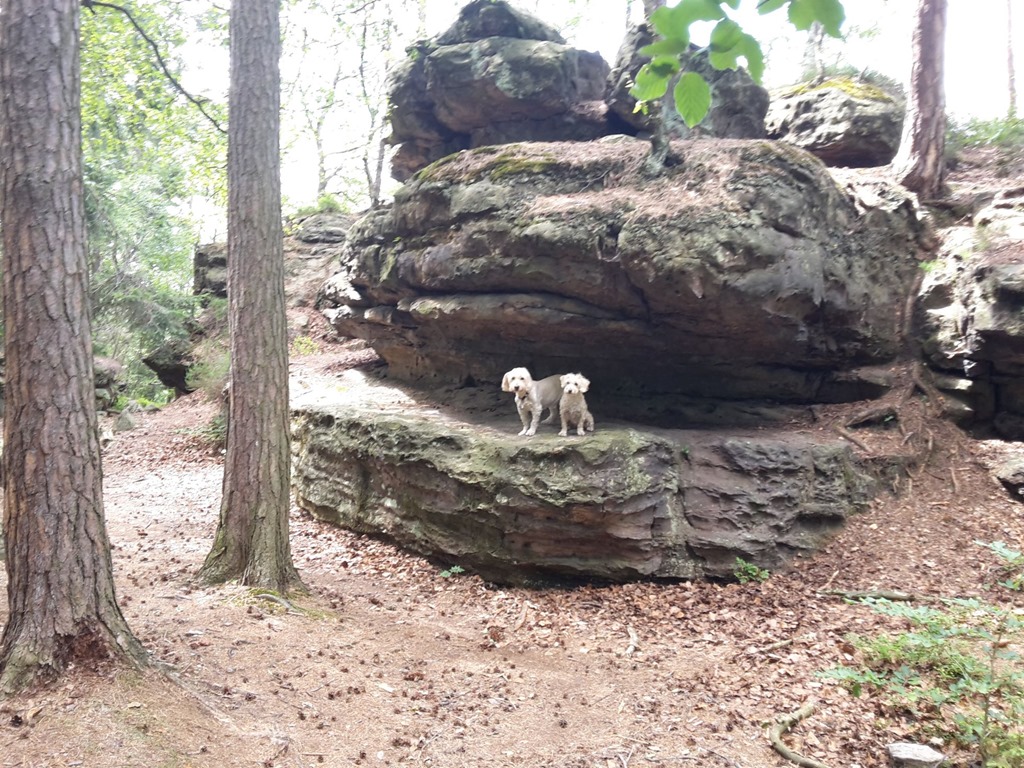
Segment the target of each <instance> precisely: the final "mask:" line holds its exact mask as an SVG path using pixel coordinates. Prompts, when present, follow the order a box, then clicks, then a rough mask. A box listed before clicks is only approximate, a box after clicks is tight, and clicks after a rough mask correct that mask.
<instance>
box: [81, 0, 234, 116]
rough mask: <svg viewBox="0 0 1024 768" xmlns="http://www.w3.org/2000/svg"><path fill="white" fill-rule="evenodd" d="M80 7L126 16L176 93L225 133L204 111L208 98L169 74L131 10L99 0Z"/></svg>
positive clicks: (152, 42)
mask: <svg viewBox="0 0 1024 768" xmlns="http://www.w3.org/2000/svg"><path fill="white" fill-rule="evenodd" d="M82 7H83V8H88V9H89V10H90V11H92V12H93V13H95V12H96V11H95V9H96V8H97V7H99V8H110V9H112V10H115V11H120V12H121V13H123V14H124V15H125V17H127V19H128V21H129V22H130V23H131V25H132V26H133V27H135V31H136V32H138V33H139V35H141V36H142V39H143V40H145V41H146V42H147V43H149V47H150V48H152V49H153V55H154V56H156V61H157V64H159V65H160V69H161V71H163V73H164V75H165V76H166V77H167V79H168V80H169V81H170V83H171V85H173V86H174V89H175V90H176V91H177V92H178V93H180V94H181V95H182V96H184V97H185V98H186V99H188V100H189V101H191V102H192V103H193V104H195V105H196V108H197V109H198V110H199V111H200V112H201V113H202V114H203V117H205V118H206V119H207V120H209V121H210V123H212V124H213V127H214V128H216V129H217V130H218V131H220V132H221V133H223V134H227V131H226V130H225V129H224V128H223V127H222V126H221V124H220V123H218V122H217V119H216V118H215V117H213V115H211V114H210V113H209V112H207V111H206V108H205V106H204V102H205V101H209V99H198V98H196V97H195V96H193V95H192V94H191V93H189V92H188V91H186V90H185V88H184V87H182V85H181V83H179V82H178V80H177V78H175V77H174V75H172V74H171V71H170V70H169V69H168V68H167V64H166V62H164V57H163V56H161V55H160V48H159V46H157V44H156V43H155V42H154V41H153V39H152V38H151V37H150V36H149V35H147V34H146V30H144V29H143V28H142V26H141V25H140V24H139V22H137V21H136V20H135V17H134V16H132V14H131V11H129V10H128V9H127V8H124V7H122V6H120V5H114V4H113V3H103V2H99V1H98V0H82Z"/></svg>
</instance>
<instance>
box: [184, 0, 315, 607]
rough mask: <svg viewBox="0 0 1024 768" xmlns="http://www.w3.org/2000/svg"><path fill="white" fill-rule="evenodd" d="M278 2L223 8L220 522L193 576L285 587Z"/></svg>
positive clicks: (289, 584)
mask: <svg viewBox="0 0 1024 768" xmlns="http://www.w3.org/2000/svg"><path fill="white" fill-rule="evenodd" d="M279 25H280V19H279V8H278V0H245V2H238V3H235V4H234V5H233V6H232V8H231V20H230V38H231V87H230V95H229V99H228V110H229V114H228V117H229V122H228V326H229V331H230V335H231V386H230V402H229V406H228V440H227V458H226V462H225V467H224V495H223V499H222V502H221V512H220V523H219V525H218V527H217V533H216V538H215V541H214V544H213V548H212V550H211V551H210V554H209V555H208V556H207V558H206V562H205V563H204V564H203V567H202V569H201V570H200V573H199V576H200V578H201V579H203V580H205V581H207V582H220V581H226V580H229V579H238V580H239V581H240V582H241V583H243V584H248V585H252V586H258V587H264V588H267V589H272V590H275V591H277V592H282V593H284V592H288V591H289V590H290V589H292V588H295V587H299V586H301V585H300V582H299V578H298V574H297V573H296V571H295V567H294V566H293V565H292V560H291V549H290V545H289V542H288V512H289V508H290V499H291V496H290V494H291V487H290V485H291V483H290V460H291V456H290V452H289V443H288V437H289V435H288V429H289V422H288V333H287V325H286V316H285V299H284V254H283V243H282V227H281V167H280V150H279V142H280V97H281V89H280V70H279V59H280V55H281V35H280V26H279Z"/></svg>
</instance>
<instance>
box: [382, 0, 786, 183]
mask: <svg viewBox="0 0 1024 768" xmlns="http://www.w3.org/2000/svg"><path fill="white" fill-rule="evenodd" d="M652 41H653V35H652V33H651V31H650V29H649V28H648V27H647V26H646V25H639V26H635V27H633V28H632V29H631V30H630V31H629V33H628V34H627V36H626V39H625V42H624V43H623V45H622V47H621V49H620V50H619V54H618V58H617V61H616V64H615V68H614V70H611V71H609V68H608V65H607V63H605V61H604V60H603V59H602V58H601V57H600V56H599V55H598V54H596V53H590V52H587V51H580V50H577V49H575V48H572V47H570V46H567V45H566V44H565V40H564V39H563V38H562V36H561V35H560V34H559V33H558V32H557V31H556V30H554V29H553V28H551V27H550V26H548V25H547V24H545V23H544V22H542V21H540V20H539V19H536V18H534V17H533V16H531V15H529V14H526V13H523V12H522V11H519V10H517V9H515V8H514V7H513V6H511V5H509V4H508V3H506V2H504V0H474V2H471V3H469V4H468V5H466V6H465V7H464V8H463V9H462V11H461V12H460V14H459V19H458V21H457V22H456V23H455V24H454V25H453V26H452V28H451V29H449V30H448V31H447V32H445V33H443V34H442V35H439V36H438V37H436V38H434V39H433V40H429V41H426V42H423V43H421V44H419V45H417V46H416V47H414V48H412V49H410V51H409V57H408V58H407V59H406V60H405V61H404V62H402V63H401V64H399V65H398V67H397V68H396V70H395V72H394V73H393V74H392V77H391V80H390V85H389V93H388V101H389V105H390V106H389V112H388V115H389V120H390V121H391V131H392V132H391V137H390V141H391V142H392V143H393V144H397V145H399V148H398V150H397V152H396V153H395V155H394V157H393V159H392V175H393V176H394V177H395V178H396V179H399V180H402V181H404V180H406V179H409V178H411V177H412V176H413V174H415V173H416V172H417V171H419V170H420V169H422V168H424V167H425V166H427V165H428V164H430V163H432V162H434V161H435V160H438V159H440V158H442V157H444V156H446V155H449V154H451V153H452V152H456V151H458V150H462V149H471V148H475V147H482V146H487V145H494V144H508V143H514V142H519V141H589V140H593V139H597V138H600V137H602V136H607V135H612V134H626V135H636V134H638V133H641V132H650V131H651V130H652V125H651V119H650V118H649V117H647V116H646V115H643V114H641V113H637V112H635V111H634V107H635V106H636V101H635V100H634V99H633V97H632V96H630V95H629V89H630V87H631V86H632V83H633V79H634V78H635V77H636V73H637V72H638V71H639V70H640V67H641V66H643V64H644V63H646V62H647V61H648V60H649V59H648V58H647V57H645V56H643V55H642V54H641V53H640V49H641V48H642V47H643V46H645V45H647V44H649V43H651V42H652ZM690 66H691V67H692V68H693V69H694V70H696V71H698V72H700V73H701V74H703V75H704V76H705V78H707V80H708V81H709V82H710V83H711V84H712V86H713V88H714V102H713V104H712V108H711V111H710V113H709V115H708V117H707V119H706V120H705V121H704V123H702V125H701V126H700V129H699V132H700V134H701V135H707V136H717V137H720V138H760V137H762V136H763V135H764V116H765V112H766V111H767V109H768V92H767V91H766V90H765V89H764V88H761V87H760V86H759V85H756V84H755V83H754V81H753V80H752V79H751V78H750V76H749V75H748V74H747V73H746V71H744V70H737V71H732V70H725V71H720V70H716V69H713V68H712V67H711V66H710V64H709V63H708V61H707V56H706V54H702V55H695V56H694V57H693V59H692V61H691V63H690ZM665 114H666V118H667V120H668V130H669V133H670V135H672V136H675V137H685V136H688V135H690V134H691V133H692V131H690V129H688V128H687V127H686V125H685V124H684V123H683V122H682V120H681V119H680V118H679V117H678V115H677V114H676V112H675V110H674V109H673V108H671V107H669V108H668V109H666V110H665Z"/></svg>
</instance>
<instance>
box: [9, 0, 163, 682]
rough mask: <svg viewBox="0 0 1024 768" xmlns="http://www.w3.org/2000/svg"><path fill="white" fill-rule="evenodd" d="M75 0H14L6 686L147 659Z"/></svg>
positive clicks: (11, 21) (11, 5)
mask: <svg viewBox="0 0 1024 768" xmlns="http://www.w3.org/2000/svg"><path fill="white" fill-rule="evenodd" d="M80 94H81V87H80V64H79V2H78V0H5V2H4V6H3V12H2V13H0V195H2V200H3V206H2V221H0V228H2V230H3V252H4V255H3V275H4V278H3V281H4V282H3V293H4V308H5V321H6V331H7V332H6V339H5V350H6V360H7V365H6V386H5V391H4V396H5V400H6V419H5V422H4V445H5V450H4V454H3V464H4V475H5V480H6V491H5V494H4V531H5V535H6V543H7V577H8V583H7V599H8V606H9V611H10V614H9V617H8V621H7V625H6V627H5V628H4V633H3V639H2V643H0V689H3V690H4V691H8V692H9V691H13V690H16V689H18V688H21V687H24V686H26V685H28V684H31V683H33V682H36V681H44V680H48V679H53V678H55V677H57V676H58V675H60V673H61V672H62V671H63V670H65V669H66V668H67V666H68V665H69V664H70V663H72V662H75V663H79V664H84V665H88V664H90V663H95V662H97V661H99V660H103V659H113V660H116V661H119V662H127V663H130V664H136V665H141V664H143V663H144V662H145V652H144V651H143V649H142V646H141V645H140V643H139V642H138V640H136V638H135V637H134V636H133V635H132V633H131V631H130V630H129V628H128V625H127V623H126V622H125V620H124V617H123V616H122V614H121V611H120V609H119V608H118V606H117V602H116V599H115V594H114V582H113V576H112V569H111V559H110V545H109V543H108V541H107V533H106V527H105V522H104V514H103V488H102V471H101V463H100V462H101V459H100V446H99V432H98V428H97V416H96V403H95V399H94V398H95V394H94V392H93V360H92V332H91V327H90V319H89V296H88V290H87V285H86V274H87V273H86V270H87V266H86V248H85V210H84V204H83V195H82V146H81V116H80V112H79V107H80V99H81V95H80Z"/></svg>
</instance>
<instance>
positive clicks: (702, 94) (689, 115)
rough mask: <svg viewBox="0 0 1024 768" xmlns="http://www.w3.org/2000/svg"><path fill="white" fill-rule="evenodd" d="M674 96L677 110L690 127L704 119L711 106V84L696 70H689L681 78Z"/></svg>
mask: <svg viewBox="0 0 1024 768" xmlns="http://www.w3.org/2000/svg"><path fill="white" fill-rule="evenodd" d="M673 96H674V97H675V102H676V111H678V112H679V115H680V116H681V117H682V118H683V121H684V122H685V123H686V124H687V126H689V127H690V128H693V127H694V126H695V125H697V124H698V123H699V122H700V121H701V120H703V119H704V117H705V116H706V115H707V113H708V110H709V109H710V108H711V86H709V85H708V82H707V80H705V79H704V78H703V77H701V76H700V75H698V74H697V73H696V72H687V73H685V74H684V75H683V76H682V77H680V78H679V82H678V83H676V87H675V90H674V91H673Z"/></svg>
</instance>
